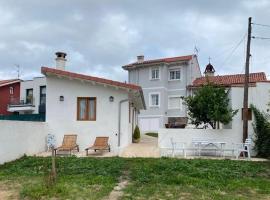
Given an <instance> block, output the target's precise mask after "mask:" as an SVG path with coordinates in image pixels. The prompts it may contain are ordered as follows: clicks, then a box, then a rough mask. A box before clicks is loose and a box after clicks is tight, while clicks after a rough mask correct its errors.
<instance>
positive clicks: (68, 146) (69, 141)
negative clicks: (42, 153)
mask: <svg viewBox="0 0 270 200" xmlns="http://www.w3.org/2000/svg"><path fill="white" fill-rule="evenodd" d="M72 150H77V151H78V152H79V145H77V135H75V134H73V135H64V138H63V142H62V145H61V146H60V147H57V148H55V149H54V152H55V155H57V151H69V154H70V155H71V151H72Z"/></svg>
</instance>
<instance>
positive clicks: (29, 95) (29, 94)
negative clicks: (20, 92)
mask: <svg viewBox="0 0 270 200" xmlns="http://www.w3.org/2000/svg"><path fill="white" fill-rule="evenodd" d="M33 103H34V98H33V88H31V89H26V104H33Z"/></svg>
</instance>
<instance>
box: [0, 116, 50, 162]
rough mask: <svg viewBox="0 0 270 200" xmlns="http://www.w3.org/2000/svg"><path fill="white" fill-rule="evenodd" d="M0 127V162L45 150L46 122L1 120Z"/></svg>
mask: <svg viewBox="0 0 270 200" xmlns="http://www.w3.org/2000/svg"><path fill="white" fill-rule="evenodd" d="M0 127H1V134H0V141H1V145H0V164H3V163H4V162H9V161H12V160H15V159H17V158H19V157H21V156H23V155H24V154H26V155H34V154H37V153H39V152H43V151H45V150H46V136H47V133H48V126H47V124H46V123H44V122H25V121H24V122H23V121H8V120H3V121H0Z"/></svg>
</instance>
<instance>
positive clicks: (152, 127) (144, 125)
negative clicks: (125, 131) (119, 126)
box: [139, 117, 159, 132]
mask: <svg viewBox="0 0 270 200" xmlns="http://www.w3.org/2000/svg"><path fill="white" fill-rule="evenodd" d="M139 127H140V130H141V131H142V132H149V131H154V132H157V131H158V129H159V118H158V117H155V118H140V119H139Z"/></svg>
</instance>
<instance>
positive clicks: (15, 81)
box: [0, 79, 21, 87]
mask: <svg viewBox="0 0 270 200" xmlns="http://www.w3.org/2000/svg"><path fill="white" fill-rule="evenodd" d="M20 81H21V80H20V79H9V80H0V87H2V86H5V85H10V84H13V83H17V82H20Z"/></svg>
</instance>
